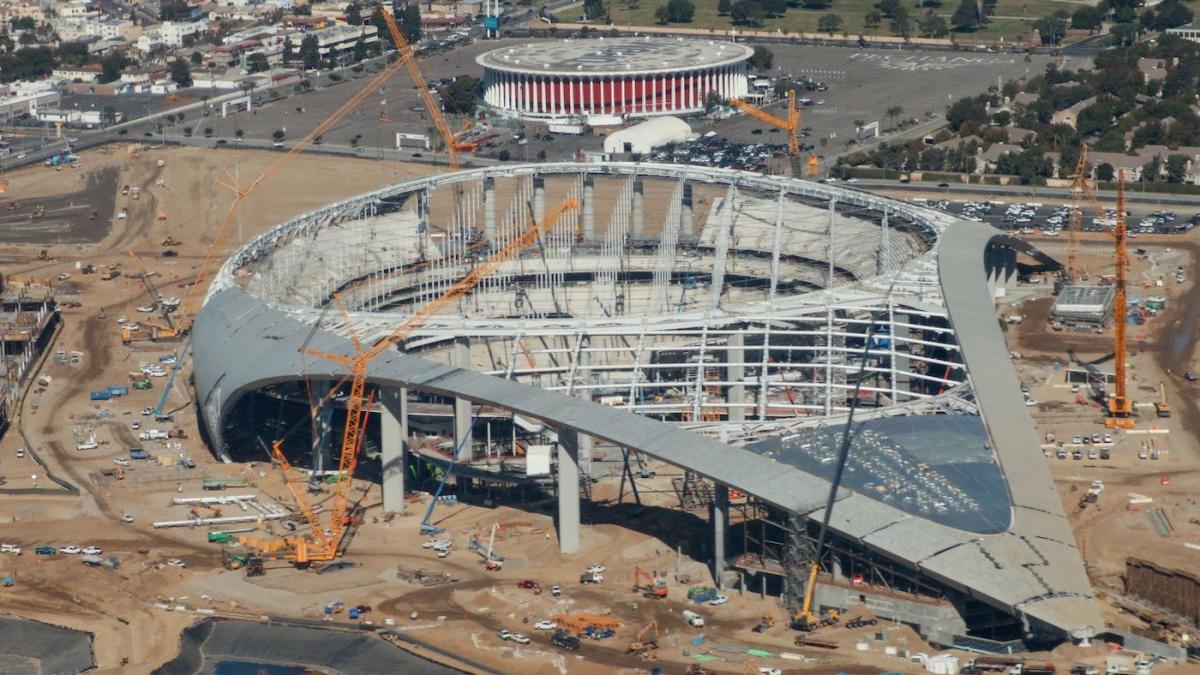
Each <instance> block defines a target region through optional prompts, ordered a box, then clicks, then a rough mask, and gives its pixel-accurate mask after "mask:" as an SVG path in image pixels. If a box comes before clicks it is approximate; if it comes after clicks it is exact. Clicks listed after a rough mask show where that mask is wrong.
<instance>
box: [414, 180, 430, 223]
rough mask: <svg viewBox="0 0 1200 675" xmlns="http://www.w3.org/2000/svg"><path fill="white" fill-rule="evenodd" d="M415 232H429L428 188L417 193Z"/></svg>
mask: <svg viewBox="0 0 1200 675" xmlns="http://www.w3.org/2000/svg"><path fill="white" fill-rule="evenodd" d="M417 232H420V233H422V234H424V233H426V232H429V189H428V188H426V189H424V190H421V191H420V192H418V193H417Z"/></svg>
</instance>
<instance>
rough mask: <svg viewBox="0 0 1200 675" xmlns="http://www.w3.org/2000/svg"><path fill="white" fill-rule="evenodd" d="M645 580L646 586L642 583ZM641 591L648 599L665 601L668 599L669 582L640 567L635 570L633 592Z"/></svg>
mask: <svg viewBox="0 0 1200 675" xmlns="http://www.w3.org/2000/svg"><path fill="white" fill-rule="evenodd" d="M643 578H644V579H645V580H646V583H645V584H643V583H641V581H642V579H643ZM639 591H642V592H644V593H645V595H646V597H647V598H658V599H663V598H665V597H667V591H668V587H667V582H666V580H665V579H659V578H657V577H655V576H654V575H653V574H650V573H649V572H647V571H646V570H643V569H642V568H640V567H635V568H633V592H634V593H637V592H639Z"/></svg>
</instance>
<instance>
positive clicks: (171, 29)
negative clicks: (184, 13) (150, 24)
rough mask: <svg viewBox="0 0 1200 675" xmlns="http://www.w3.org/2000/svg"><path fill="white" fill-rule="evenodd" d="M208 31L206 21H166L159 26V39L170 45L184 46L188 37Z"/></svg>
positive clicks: (193, 37) (173, 46) (194, 36)
mask: <svg viewBox="0 0 1200 675" xmlns="http://www.w3.org/2000/svg"><path fill="white" fill-rule="evenodd" d="M207 32H208V23H207V22H205V21H164V22H162V24H160V25H159V26H158V34H159V39H161V40H162V41H163V43H165V44H166V45H167V46H168V47H172V48H175V47H182V46H183V43H184V41H185V40H186V39H188V38H192V39H195V38H196V37H198V36H200V35H203V34H204V33H207Z"/></svg>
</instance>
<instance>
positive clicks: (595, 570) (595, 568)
mask: <svg viewBox="0 0 1200 675" xmlns="http://www.w3.org/2000/svg"><path fill="white" fill-rule="evenodd" d="M606 570H608V568H607V567H605V566H604V565H592V566H591V567H589V568H587V569H586V570H584V572H587V573H588V574H600V573H601V572H604V571H606Z"/></svg>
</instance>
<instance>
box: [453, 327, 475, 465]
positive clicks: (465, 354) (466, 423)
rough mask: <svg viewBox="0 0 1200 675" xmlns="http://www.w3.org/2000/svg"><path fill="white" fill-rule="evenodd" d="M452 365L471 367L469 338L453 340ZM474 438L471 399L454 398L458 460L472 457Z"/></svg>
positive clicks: (455, 442)
mask: <svg viewBox="0 0 1200 675" xmlns="http://www.w3.org/2000/svg"><path fill="white" fill-rule="evenodd" d="M454 365H455V366H458V367H459V368H468V369H469V368H470V367H471V341H470V339H469V338H459V339H457V340H455V341H454ZM474 446H475V439H474V437H473V436H472V432H471V401H470V400H468V399H465V398H456V399H454V448H455V455H456V456H457V457H458V460H459V461H470V460H471V459H473V458H474V455H473V453H474Z"/></svg>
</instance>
